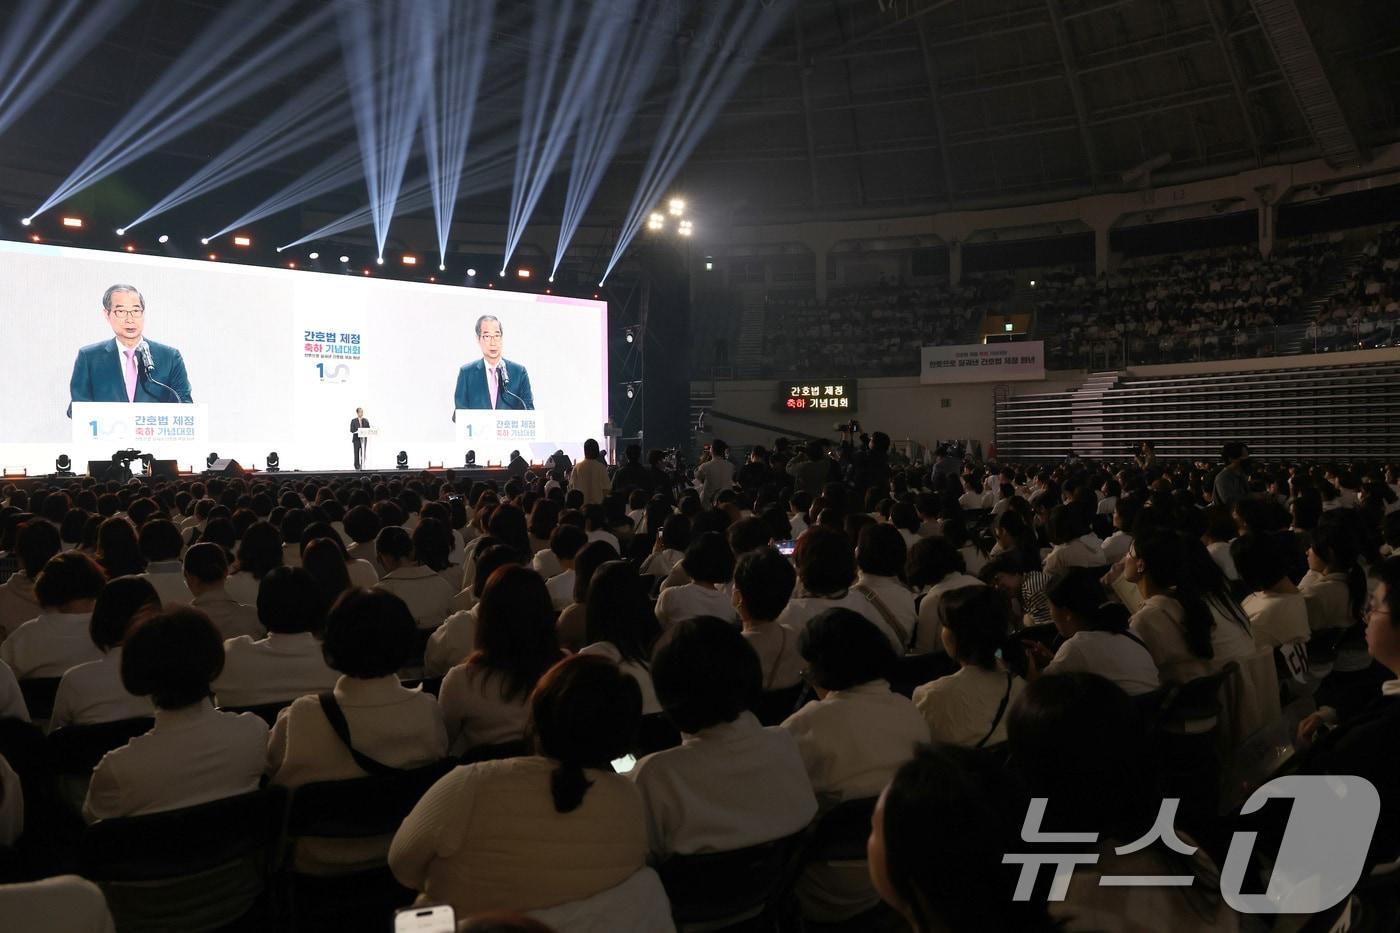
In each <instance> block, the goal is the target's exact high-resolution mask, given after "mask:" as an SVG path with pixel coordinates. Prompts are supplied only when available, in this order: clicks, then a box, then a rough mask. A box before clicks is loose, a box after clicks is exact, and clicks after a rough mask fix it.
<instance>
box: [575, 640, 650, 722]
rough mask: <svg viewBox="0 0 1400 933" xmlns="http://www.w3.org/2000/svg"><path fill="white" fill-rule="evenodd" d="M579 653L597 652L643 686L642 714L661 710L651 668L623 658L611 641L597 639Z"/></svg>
mask: <svg viewBox="0 0 1400 933" xmlns="http://www.w3.org/2000/svg"><path fill="white" fill-rule="evenodd" d="M579 654H596V655H600V656H601V657H605V658H607V659H608V660H609V661H612V662H613V663H614V664H616V665H617V666H618V667H620V668H621V669H622V672H623V673H624V674H626V675H627V676H628V677H631V678H632V679H633V680H635V681H636V682H637V686H638V687H641V688H642V715H643V716H650V715H651V714H653V713H659V712H661V701H660V700H658V699H657V698H656V688H655V687H654V686H652V683H651V668H649V667H648V666H646V665H644V664H641V663H638V662H637V661H624V660H622V652H621V651H618V650H617V646H616V645H614V644H613V643H612V642H610V641H595V642H594V643H593V644H591V645H588V646H586V647H584V648H582V649H580V650H579Z"/></svg>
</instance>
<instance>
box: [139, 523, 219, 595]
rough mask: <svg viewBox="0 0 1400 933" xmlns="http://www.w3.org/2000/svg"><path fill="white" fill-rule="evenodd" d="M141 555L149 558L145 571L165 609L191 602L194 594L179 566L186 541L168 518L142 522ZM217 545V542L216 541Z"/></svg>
mask: <svg viewBox="0 0 1400 933" xmlns="http://www.w3.org/2000/svg"><path fill="white" fill-rule="evenodd" d="M140 537H141V556H142V557H144V558H146V572H145V573H143V574H142V576H143V577H145V578H146V579H147V580H150V581H151V585H152V586H154V587H155V588H156V592H157V593H159V594H160V604H161V606H162V607H163V608H165V609H174V608H176V607H177V606H188V605H189V604H190V600H192V599H194V595H193V594H192V593H190V588H189V587H188V586H186V585H185V570H184V568H183V567H181V566H180V552H181V551H183V550H184V548H185V541H184V539H183V538H181V537H180V530H179V529H178V528H176V527H175V524H174V523H173V522H171V521H169V520H168V519H164V518H153V519H150V520H149V521H147V522H146V524H144V525H142V526H141V531H140ZM216 546H217V545H216Z"/></svg>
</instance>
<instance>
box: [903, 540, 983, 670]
mask: <svg viewBox="0 0 1400 933" xmlns="http://www.w3.org/2000/svg"><path fill="white" fill-rule="evenodd" d="M905 573H906V575H907V577H908V579H909V582H910V584H911V585H913V586H916V587H928V589H926V590H924V595H923V599H922V600H920V601H919V611H918V618H917V619H916V620H915V623H914V633H913V636H912V638H911V639H910V645H909V651H910V653H911V654H929V653H930V652H933V653H937V652H941V651H942V650H943V625H944V622H945V621H946V615H947V609H946V606H945V599H946V597H947V596H948V594H949V593H952V592H955V591H957V590H961V589H965V588H967V587H969V586H985V585H986V584H985V583H983V582H982V581H981V580H979V579H977V578H976V577H974V576H972V575H971V574H969V573H967V571H966V565H965V564H964V563H963V557H962V554H961V553H959V551H958V549H957V548H955V547H954V546H953V545H952V543H951V542H949V541H948V540H947V539H946V538H943V537H941V536H940V537H936V538H922V539H920V540H919V542H918V543H917V544H915V545H914V547H913V548H912V549H911V550H910V551H909V559H908V561H907V562H906V567H905Z"/></svg>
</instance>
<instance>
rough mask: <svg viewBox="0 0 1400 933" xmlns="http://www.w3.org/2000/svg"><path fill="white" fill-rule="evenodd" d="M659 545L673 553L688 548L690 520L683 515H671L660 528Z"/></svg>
mask: <svg viewBox="0 0 1400 933" xmlns="http://www.w3.org/2000/svg"><path fill="white" fill-rule="evenodd" d="M661 543H662V544H663V545H664V546H665V547H667V548H669V549H671V550H675V551H684V550H685V549H686V548H688V547H690V519H689V518H686V517H685V516H684V515H672V516H670V517H669V518H667V519H666V524H664V525H662V526H661Z"/></svg>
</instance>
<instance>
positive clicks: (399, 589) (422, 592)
mask: <svg viewBox="0 0 1400 933" xmlns="http://www.w3.org/2000/svg"><path fill="white" fill-rule="evenodd" d="M378 586H379V589H381V590H387V591H388V592H390V593H393V594H394V595H395V596H397V597H398V598H399V599H402V600H403V601H404V602H405V603H407V604H408V611H409V612H411V613H412V614H413V620H414V621H415V622H416V623H418V627H419V628H426V629H433V628H437V627H438V626H439V625H441V624H442V620H443V619H446V618H447V616H448V613H450V612H451V611H452V597H454V596H456V595H457V591H456V590H454V589H453V588H452V585H451V584H450V583H448V582H447V581H446V580H444V579H443V578H442V577H440V576H438V574H437V572H436V571H434V570H433V569H432V568H431V567H424V566H423V565H421V564H410V565H408V566H407V567H400V568H399V569H398V570H393V571H390V572H389V573H387V574H385V575H384V577H383V578H382V579H380V581H379V584H378Z"/></svg>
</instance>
